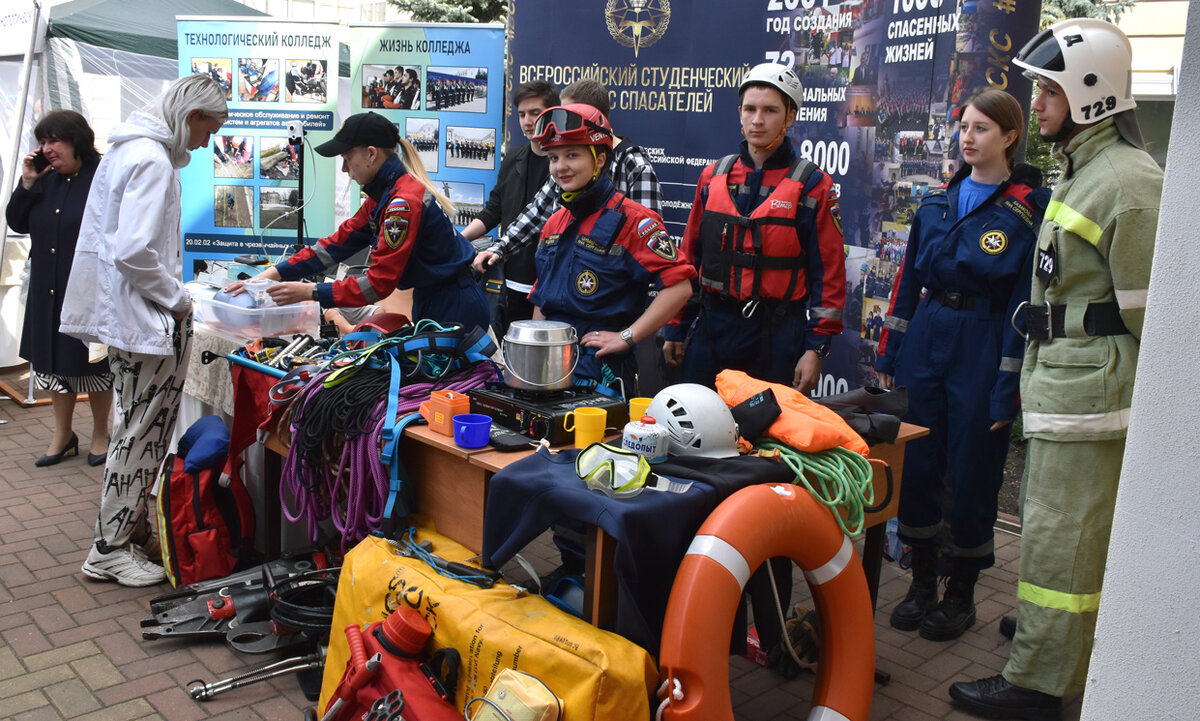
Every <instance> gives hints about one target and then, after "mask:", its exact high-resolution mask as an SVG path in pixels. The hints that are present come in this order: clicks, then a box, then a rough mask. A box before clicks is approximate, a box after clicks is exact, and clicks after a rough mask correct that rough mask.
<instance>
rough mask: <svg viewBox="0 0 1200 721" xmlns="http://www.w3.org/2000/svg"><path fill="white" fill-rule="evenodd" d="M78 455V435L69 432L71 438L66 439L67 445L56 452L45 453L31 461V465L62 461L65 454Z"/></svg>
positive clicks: (47, 464) (50, 464)
mask: <svg viewBox="0 0 1200 721" xmlns="http://www.w3.org/2000/svg"><path fill="white" fill-rule="evenodd" d="M77 455H79V436H77V435H75V434H74V433H72V434H71V440H69V441H67V445H66V446H64V447H63V449H62V450H61V451H59V452H58V453H47V454H46V455H44V456H42V457H41V458H39V459H37V460H36V461H34V462H33V465H35V466H38V467H39V468H40V467H43V466H53V465H55V464H56V463H59V462H60V461H62V459H64V458H66V457H67V456H77Z"/></svg>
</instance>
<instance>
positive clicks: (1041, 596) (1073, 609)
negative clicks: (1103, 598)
mask: <svg viewBox="0 0 1200 721" xmlns="http://www.w3.org/2000/svg"><path fill="white" fill-rule="evenodd" d="M1017 598H1019V599H1021V600H1022V601H1028V602H1029V603H1032V604H1034V605H1035V606H1041V607H1042V608H1053V609H1055V610H1058V611H1066V612H1067V613H1095V612H1096V611H1097V610H1099V609H1100V592H1099V591H1097V592H1096V593H1066V592H1065V591H1052V590H1050V589H1049V588H1042V587H1041V586H1035V585H1033V584H1032V583H1028V582H1026V581H1018V582H1017Z"/></svg>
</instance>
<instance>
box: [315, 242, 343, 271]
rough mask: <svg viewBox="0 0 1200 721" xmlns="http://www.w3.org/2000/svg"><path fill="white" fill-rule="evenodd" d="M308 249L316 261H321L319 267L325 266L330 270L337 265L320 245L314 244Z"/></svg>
mask: <svg viewBox="0 0 1200 721" xmlns="http://www.w3.org/2000/svg"><path fill="white" fill-rule="evenodd" d="M310 247H311V248H312V252H313V255H315V256H316V257H317V260H319V261H321V265H323V266H325V267H326V268H332V267H333V266H335V265H337V261H336V260H334V259H333V256H332V255H330V254H329V251H328V250H326V249H325V246H323V245H321V244H320V243H315V244H313V245H312V246H310Z"/></svg>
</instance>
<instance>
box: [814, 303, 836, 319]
mask: <svg viewBox="0 0 1200 721" xmlns="http://www.w3.org/2000/svg"><path fill="white" fill-rule="evenodd" d="M808 314H809V315H811V316H812V317H813V318H834V319H837V320H841V319H842V309H841V308H822V307H820V306H816V307H814V308H809V309H808Z"/></svg>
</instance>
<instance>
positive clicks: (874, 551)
mask: <svg viewBox="0 0 1200 721" xmlns="http://www.w3.org/2000/svg"><path fill="white" fill-rule="evenodd" d="M886 528H887V524H885V523H877V524H875V525H874V526H871V527H870V528H868V529H867V530H866V531H865V532H864V533H863V555H862V565H863V573H865V574H866V576H867V588H868V589H869V590H870V591H871V610H872V611H874V610H875V607H876V605H877V604H878V602H879V573H880V571H881V570H882V569H883V544H884V540H885V535H886V534H885V533H884V529H886Z"/></svg>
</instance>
